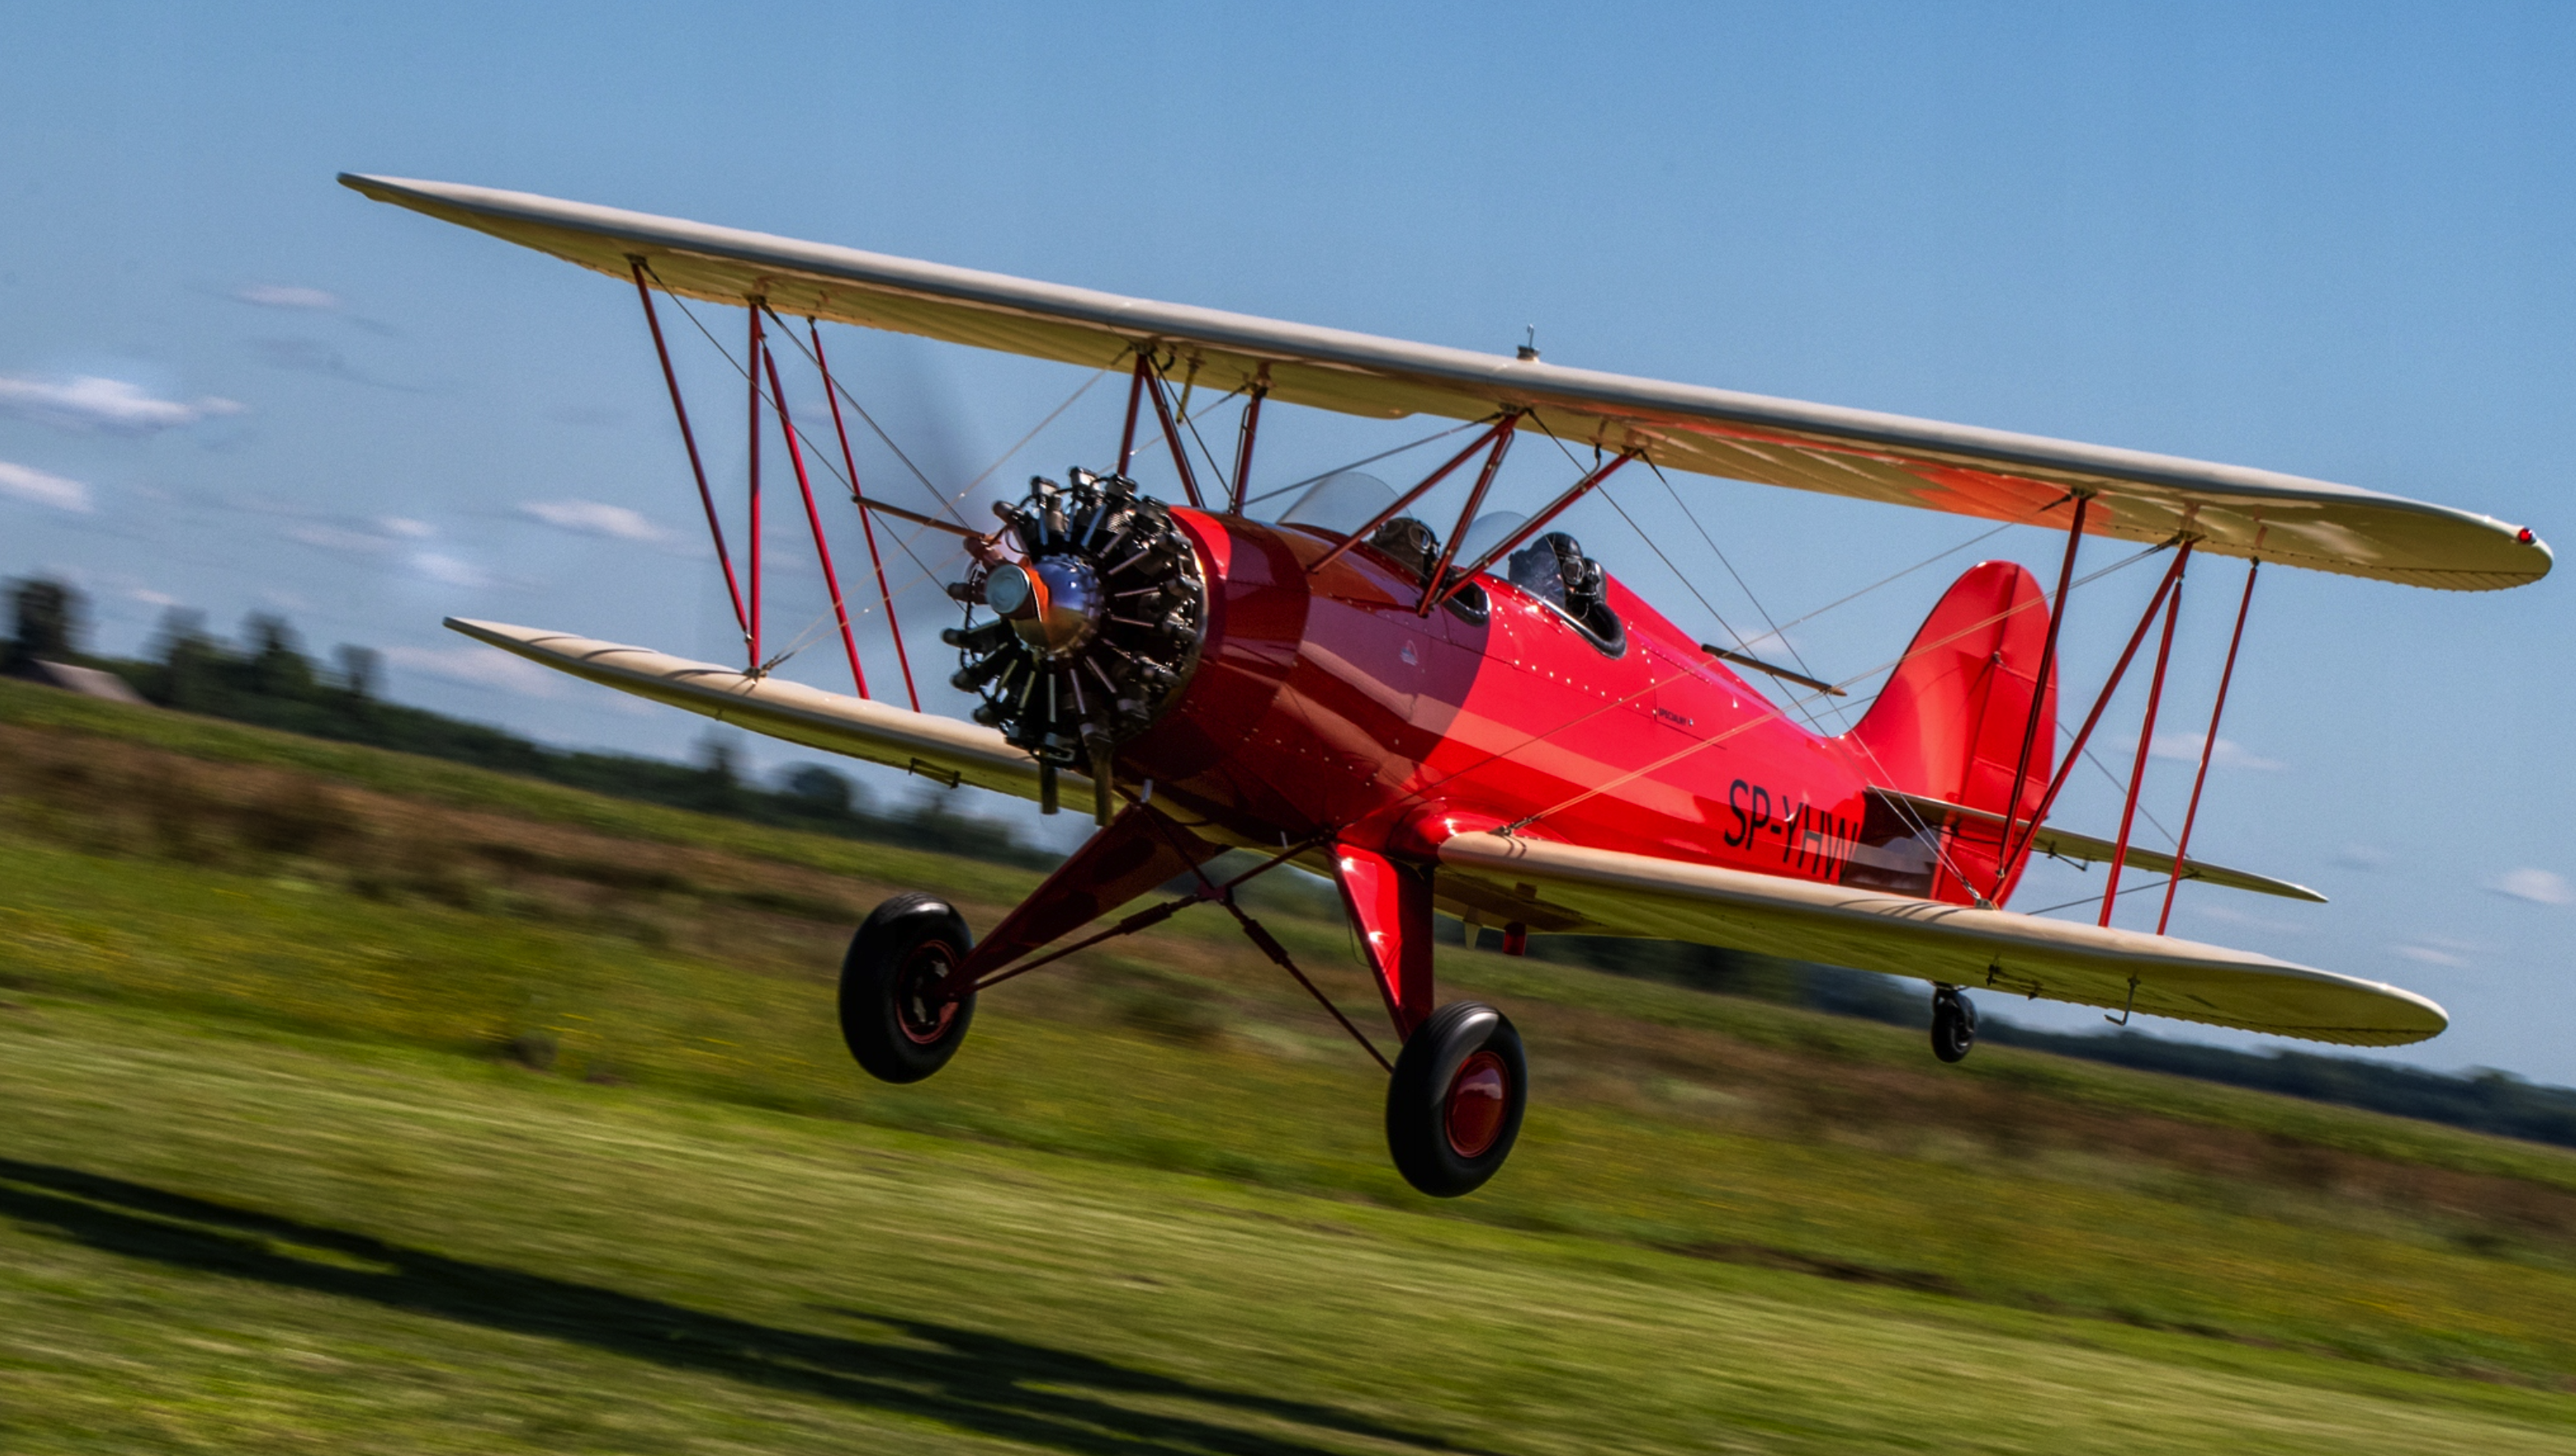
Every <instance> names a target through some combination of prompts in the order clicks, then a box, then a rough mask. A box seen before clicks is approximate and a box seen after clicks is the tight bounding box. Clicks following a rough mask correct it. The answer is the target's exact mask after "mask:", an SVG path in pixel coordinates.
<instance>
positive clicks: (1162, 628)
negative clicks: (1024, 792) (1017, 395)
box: [941, 470, 1207, 813]
mask: <svg viewBox="0 0 2576 1456" xmlns="http://www.w3.org/2000/svg"><path fill="white" fill-rule="evenodd" d="M1069 479H1070V482H1071V483H1070V484H1067V485H1061V486H1060V485H1057V484H1056V483H1054V482H1053V481H1049V480H1045V479H1037V480H1032V481H1030V482H1029V493H1028V495H1027V496H1026V497H1024V498H1023V499H1022V500H1021V501H1020V502H1019V503H1018V504H1017V505H996V506H994V508H993V510H994V513H995V514H996V515H998V516H1000V517H1001V518H1002V523H1003V524H1002V529H1001V530H1000V531H999V532H997V533H996V534H995V536H994V539H993V544H994V547H995V548H996V553H995V554H997V555H999V554H1007V555H1008V556H1015V557H1016V558H1017V559H1016V560H1013V559H999V560H992V561H988V562H982V563H978V564H977V565H976V566H975V567H973V568H970V569H969V571H968V573H967V577H966V579H965V580H964V581H961V582H958V583H956V584H955V585H953V586H951V587H950V588H949V594H950V595H951V596H953V597H955V598H957V599H958V600H959V601H961V602H963V603H965V605H966V623H965V625H964V626H962V627H956V628H951V629H950V630H949V631H947V632H944V633H942V634H941V640H942V641H944V642H946V643H948V644H949V645H950V646H952V647H955V648H956V649H957V650H958V658H959V661H958V670H957V673H956V675H955V676H953V677H951V678H950V679H949V682H950V683H951V684H952V685H954V686H955V687H957V688H959V689H960V690H962V691H965V692H971V693H976V694H980V695H981V696H982V698H983V700H984V701H983V702H982V703H981V704H979V705H977V707H976V709H975V714H974V716H975V721H976V722H978V723H982V724H985V725H986V726H988V727H994V728H999V729H1001V730H1002V736H1003V737H1004V738H1006V739H1008V740H1009V741H1010V742H1012V743H1014V744H1017V745H1018V746H1020V747H1022V748H1025V749H1027V750H1028V751H1029V752H1031V753H1033V754H1035V755H1037V757H1038V760H1039V762H1040V764H1041V765H1042V766H1043V767H1042V779H1041V782H1042V787H1043V789H1044V793H1043V800H1044V802H1045V804H1046V806H1047V807H1048V808H1050V809H1052V808H1053V806H1054V794H1053V783H1054V773H1053V770H1054V769H1055V768H1058V767H1066V768H1071V767H1081V768H1083V769H1084V770H1085V771H1086V772H1088V773H1090V775H1091V777H1092V779H1093V781H1094V782H1095V783H1097V784H1099V785H1100V786H1101V787H1100V793H1099V802H1098V804H1096V805H1095V808H1096V810H1098V811H1099V812H1101V813H1105V812H1106V810H1107V807H1108V784H1109V782H1110V779H1111V774H1112V759H1113V758H1114V755H1115V750H1116V748H1117V746H1118V745H1119V744H1120V743H1123V742H1125V741H1126V740H1128V739H1130V738H1133V737H1135V736H1136V735H1137V734H1139V733H1142V732H1143V731H1145V729H1146V728H1147V727H1149V726H1151V725H1152V723H1153V721H1154V719H1155V716H1156V715H1157V714H1158V713H1160V712H1161V711H1162V709H1163V707H1164V706H1165V705H1166V704H1168V703H1169V702H1170V701H1171V700H1172V699H1173V697H1174V696H1176V695H1177V693H1178V692H1179V690H1180V687H1181V684H1182V683H1183V682H1184V681H1186V680H1187V679H1188V677H1189V675H1190V671H1191V669H1193V668H1194V667H1196V666H1197V664H1198V657H1199V650H1200V647H1201V645H1202V643H1203V641H1204V639H1205V636H1206V631H1207V584H1206V582H1205V580H1204V578H1203V576H1202V574H1201V572H1200V569H1199V562H1198V553H1197V552H1195V551H1194V550H1192V549H1191V547H1190V543H1189V540H1188V538H1187V537H1186V536H1185V535H1184V534H1183V533H1182V531H1181V529H1180V527H1179V526H1178V525H1177V524H1175V523H1174V522H1173V520H1172V514H1171V511H1170V510H1169V509H1168V508H1167V507H1165V506H1164V505H1163V503H1162V502H1160V501H1157V500H1154V499H1151V498H1150V497H1146V496H1140V495H1138V494H1136V486H1135V483H1134V482H1133V481H1129V480H1125V479H1123V478H1120V477H1117V476H1098V475H1093V474H1091V473H1090V472H1089V471H1085V470H1076V471H1073V472H1072V473H1071V475H1070V477H1069ZM978 608H982V609H984V610H986V611H989V612H990V613H991V614H992V615H991V617H990V618H989V619H987V620H984V621H981V622H978V621H977V609H978Z"/></svg>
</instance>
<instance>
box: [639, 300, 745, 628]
mask: <svg viewBox="0 0 2576 1456" xmlns="http://www.w3.org/2000/svg"><path fill="white" fill-rule="evenodd" d="M628 261H629V262H630V264H631V265H632V266H633V268H634V271H635V295H636V297H638V298H641V299H643V300H644V326H645V327H646V328H649V329H651V330H652V331H653V353H654V355H655V357H657V358H659V359H660V360H661V361H662V382H663V383H664V384H666V385H668V386H670V390H671V413H672V414H674V415H677V416H679V420H680V443H681V444H683V445H686V446H688V447H689V473H690V474H691V475H692V476H695V477H696V478H697V482H698V504H700V505H702V506H704V507H706V512H707V534H708V535H710V536H713V537H714V538H715V543H716V562H717V564H718V565H720V566H722V567H723V568H724V579H725V597H726V599H727V600H729V601H730V602H732V603H733V624H734V627H735V629H736V630H738V631H740V632H741V633H742V635H743V640H744V641H746V642H748V641H750V640H751V619H750V618H749V617H747V616H745V615H744V614H743V610H742V586H741V584H740V583H738V582H736V581H735V580H734V575H733V553H732V552H730V551H728V550H726V549H725V536H724V522H723V521H721V520H719V519H717V517H716V497H715V492H714V491H712V490H709V489H708V488H707V466H706V462H705V461H704V460H702V459H700V458H699V457H698V436H697V432H696V431H694V430H692V429H690V428H689V407H688V405H687V404H686V403H685V402H684V401H682V400H681V398H680V376H679V375H678V374H677V373H675V372H673V370H672V368H671V348H670V345H668V344H666V343H664V342H663V340H662V320H661V317H660V315H658V314H657V313H655V311H654V309H653V290H652V289H651V288H649V287H647V286H646V285H645V282H644V260H643V259H642V258H640V257H639V258H633V259H630V260H628Z"/></svg>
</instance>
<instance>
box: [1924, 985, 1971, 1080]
mask: <svg viewBox="0 0 2576 1456" xmlns="http://www.w3.org/2000/svg"><path fill="white" fill-rule="evenodd" d="M1976 1045H1977V1008H1976V1006H1975V1005H1974V1004H1973V1003H1971V1002H1970V1001H1969V1000H1968V998H1967V997H1965V996H1962V995H1960V994H1959V993H1958V991H1957V990H1956V989H1955V988H1953V987H1949V986H1944V987H1942V988H1941V989H1940V990H1938V991H1935V992H1933V993H1932V1055H1934V1056H1936V1057H1939V1058H1940V1059H1941V1060H1943V1061H1945V1062H1955V1061H1959V1060H1961V1059H1962V1058H1964V1057H1966V1056H1967V1055H1968V1053H1969V1052H1970V1051H1971V1050H1973V1049H1975V1047H1976Z"/></svg>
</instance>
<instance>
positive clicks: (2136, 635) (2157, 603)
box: [1997, 558, 2182, 884]
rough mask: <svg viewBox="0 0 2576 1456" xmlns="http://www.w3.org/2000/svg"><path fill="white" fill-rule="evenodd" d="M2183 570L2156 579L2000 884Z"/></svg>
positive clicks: (2023, 852) (2006, 859) (2177, 566)
mask: <svg viewBox="0 0 2576 1456" xmlns="http://www.w3.org/2000/svg"><path fill="white" fill-rule="evenodd" d="M2181 574H2182V561H2181V559H2180V558H2176V559H2175V561H2174V564H2173V565H2171V566H2168V567H2166V568H2165V577H2164V580H2162V581H2160V582H2158V583H2156V594H2155V595H2154V596H2152V597H2149V598H2148V599H2147V610H2146V612H2145V613H2144V614H2143V615H2141V616H2140V617H2139V618H2138V630H2136V631H2135V632H2132V633H2130V634H2129V645H2128V646H2127V647H2126V648H2124V649H2122V651H2121V653H2120V660H2119V661H2118V662H2117V663H2115V664H2113V665H2112V668H2111V677H2110V680H2109V681H2108V682H2105V683H2103V684H2102V695H2101V696H2100V697H2098V698H2095V699H2094V700H2093V711H2092V712H2090V713H2087V714H2085V715H2084V726H2083V727H2082V728H2081V729H2079V730H2077V732H2076V734H2075V742H2074V744H2073V745H2072V746H2070V747H2069V748H2068V749H2067V750H2066V761H2065V762H2063V763H2060V764H2059V765H2058V766H2057V773H2056V774H2055V776H2053V777H2051V778H2050V779H2049V781H2048V792H2047V793H2045V794H2042V795H2040V797H2039V808H2038V810H2037V811H2036V812H2034V813H2033V814H2032V815H2031V816H2030V823H2029V825H2028V826H2027V827H2025V828H2024V829H2023V830H2022V833H2021V838H2020V839H2019V840H2018V841H2015V842H2013V843H2011V844H2009V845H2007V846H2005V850H2004V856H2003V874H2002V876H2001V877H2000V878H1999V879H1998V880H1997V883H1998V884H2009V883H2011V881H2012V876H2013V870H2014V869H2015V868H2016V867H2018V866H2019V865H2020V863H2021V862H2022V861H2023V860H2024V859H2026V858H2028V857H2029V855H2030V841H2031V836H2032V835H2034V834H2037V833H2038V832H2039V826H2040V825H2041V824H2043V823H2045V822H2047V819H2048V811H2049V810H2051V809H2053V808H2055V807H2057V796H2058V794H2059V792H2060V791H2062V790H2063V789H2065V787H2066V780H2067V777H2068V776H2069V775H2070V774H2072V773H2073V772H2074V771H2075V765H2076V762H2077V761H2078V760H2080V759H2081V758H2083V757H2084V745H2085V743H2086V742H2088V741H2090V740H2091V738H2092V737H2093V729H2094V727H2095V726H2096V725H2098V724H2099V723H2100V722H2101V721H2102V710H2103V709H2105V708H2108V707H2109V706H2111V694H2113V693H2115V692H2117V691H2119V689H2120V679H2122V678H2124V677H2126V676H2128V673H2129V663H2130V661H2131V660H2132V659H2134V658H2135V657H2136V656H2137V655H2138V646H2139V644H2140V643H2142V642H2144V641H2146V640H2147V629H2148V628H2149V627H2151V626H2154V625H2155V620H2156V613H2157V612H2158V611H2160V610H2162V609H2163V607H2164V604H2165V597H2166V596H2167V595H2168V594H2170V593H2171V592H2172V591H2173V586H2174V579H2175V578H2176V577H2179V576H2180V575H2181Z"/></svg>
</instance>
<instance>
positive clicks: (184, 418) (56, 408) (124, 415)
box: [0, 374, 242, 435]
mask: <svg viewBox="0 0 2576 1456" xmlns="http://www.w3.org/2000/svg"><path fill="white" fill-rule="evenodd" d="M241 411H242V407H241V406H240V405H239V404H236V403H234V402H233V401H231V400H229V399H215V398H213V397H211V396H209V397H207V398H204V399H195V400H188V401H184V402H183V401H180V400H175V399H156V398H154V397H153V396H151V395H149V394H146V393H144V392H143V391H142V390H141V389H138V388H136V387H135V386H133V385H131V384H128V383H126V382H125V381H124V380H122V379H108V378H104V377H102V376H100V375H96V374H78V375H74V376H73V377H71V378H69V379H61V380H51V379H31V378H29V377H28V376H26V375H23V374H0V414H12V415H16V416H17V417H18V418H20V419H24V420H34V421H35V422H37V423H38V424H45V425H52V426H54V427H55V428H57V429H64V430H105V431H107V432H108V433H110V434H116V435H149V434H152V433H153V432H155V431H158V430H175V429H178V428H179V427H181V426H183V425H193V424H195V423H197V422H198V421H199V420H204V419H212V418H213V417H215V416H217V415H237V414H240V413H241Z"/></svg>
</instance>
